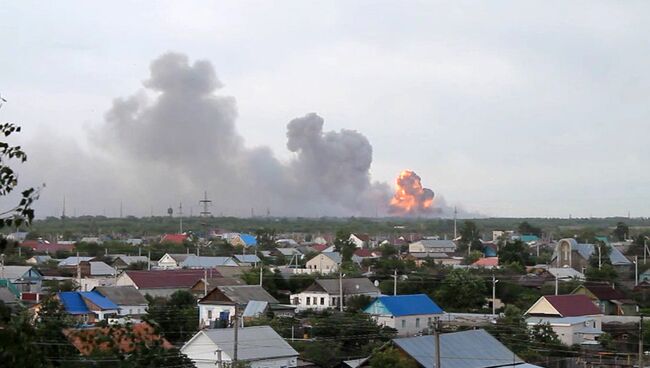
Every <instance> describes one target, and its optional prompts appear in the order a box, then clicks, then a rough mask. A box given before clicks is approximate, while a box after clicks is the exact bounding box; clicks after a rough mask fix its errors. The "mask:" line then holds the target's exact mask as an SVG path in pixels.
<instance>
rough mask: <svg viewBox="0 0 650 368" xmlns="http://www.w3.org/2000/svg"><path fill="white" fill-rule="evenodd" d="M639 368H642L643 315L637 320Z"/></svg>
mask: <svg viewBox="0 0 650 368" xmlns="http://www.w3.org/2000/svg"><path fill="white" fill-rule="evenodd" d="M639 368H643V314H642V315H641V318H640V319H639Z"/></svg>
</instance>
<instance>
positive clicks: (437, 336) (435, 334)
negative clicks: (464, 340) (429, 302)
mask: <svg viewBox="0 0 650 368" xmlns="http://www.w3.org/2000/svg"><path fill="white" fill-rule="evenodd" d="M433 323H434V325H433V339H434V341H435V343H436V352H435V359H436V361H435V365H434V367H435V368H440V366H441V364H440V331H439V328H440V318H439V317H435V320H434V322H433Z"/></svg>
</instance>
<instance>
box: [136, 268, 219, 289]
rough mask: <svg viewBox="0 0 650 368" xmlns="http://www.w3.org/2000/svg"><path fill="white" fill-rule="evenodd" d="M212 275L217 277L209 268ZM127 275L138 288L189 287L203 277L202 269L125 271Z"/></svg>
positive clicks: (214, 271) (216, 273)
mask: <svg viewBox="0 0 650 368" xmlns="http://www.w3.org/2000/svg"><path fill="white" fill-rule="evenodd" d="M208 272H209V273H212V277H218V276H216V275H218V272H217V271H216V270H209V271H208ZM126 274H127V276H129V278H130V279H131V280H133V283H135V285H136V287H137V288H138V289H155V288H188V289H189V288H191V287H192V286H193V285H194V284H195V283H196V282H197V281H199V280H200V279H202V278H203V270H189V269H188V270H153V271H126Z"/></svg>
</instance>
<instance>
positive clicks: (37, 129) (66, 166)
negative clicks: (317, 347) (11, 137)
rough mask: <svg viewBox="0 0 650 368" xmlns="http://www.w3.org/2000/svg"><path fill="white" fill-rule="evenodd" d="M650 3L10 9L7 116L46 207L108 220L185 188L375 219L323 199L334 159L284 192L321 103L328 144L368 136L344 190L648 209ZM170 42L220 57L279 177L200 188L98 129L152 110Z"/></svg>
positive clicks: (245, 136) (0, 31)
mask: <svg viewBox="0 0 650 368" xmlns="http://www.w3.org/2000/svg"><path fill="white" fill-rule="evenodd" d="M109 4H110V5H109ZM648 14H650V3H648V2H647V1H626V2H620V1H571V2H567V1H557V2H554V1H514V0H513V1H490V2H476V1H468V2H463V1H448V2H439V1H424V2H417V1H392V2H389V1H323V2H315V1H295V2H292V1H283V2H271V1H268V2H244V1H233V2H221V1H220V2H190V1H183V2H179V1H169V2H165V1H156V2H153V1H151V2H120V1H113V2H110V3H108V2H106V3H100V2H85V1H78V2H77V1H67V2H56V3H51V4H47V3H43V2H31V1H19V2H6V3H4V4H3V6H2V7H0V19H2V21H1V22H0V44H1V45H2V48H1V49H2V52H1V53H0V93H2V96H3V97H5V98H6V99H7V100H9V103H8V104H5V105H4V106H3V107H2V109H1V110H0V120H1V121H14V122H17V123H20V124H21V125H22V126H23V127H24V131H23V133H22V137H21V139H20V142H21V143H23V144H24V146H25V148H26V150H27V151H28V154H31V155H30V161H29V162H28V164H27V165H25V168H24V173H23V174H22V176H21V180H23V183H25V184H38V183H40V182H46V183H47V188H46V189H45V190H44V191H43V196H42V198H41V200H40V201H39V203H38V205H37V207H36V208H37V211H38V213H39V215H41V216H46V215H58V214H60V211H61V209H60V207H61V200H62V197H63V195H64V194H65V195H66V197H67V201H68V213H71V212H72V211H73V209H76V210H77V211H78V213H77V214H82V213H99V214H101V213H106V214H107V215H113V216H114V215H117V213H118V212H117V211H118V209H119V202H120V201H123V202H124V203H125V205H124V207H125V213H126V214H134V215H144V214H149V211H150V208H152V207H153V209H154V212H156V213H159V214H161V213H162V212H163V211H164V210H165V209H166V208H167V206H168V205H169V204H175V203H177V202H179V201H184V202H185V203H186V207H190V206H194V209H193V210H194V212H195V213H196V212H198V203H197V204H196V205H195V204H193V203H195V202H196V201H197V200H198V198H199V197H200V196H201V194H202V190H198V188H205V189H208V190H209V192H211V193H212V194H211V197H212V199H214V200H215V208H213V209H212V210H213V212H216V213H221V212H223V213H225V214H236V215H246V214H249V213H250V208H251V207H255V208H256V212H257V213H262V212H265V210H266V207H271V211H272V212H273V213H274V214H278V215H290V214H307V215H320V214H330V213H331V214H348V213H349V214H365V215H372V212H373V211H372V209H369V208H363V209H359V208H356V207H354V206H353V205H348V204H350V195H351V193H346V194H345V195H341V196H340V197H337V198H333V197H332V195H333V194H332V193H329V189H328V187H327V185H330V184H329V182H328V181H327V180H330V181H332V180H337V179H336V178H337V175H339V176H340V175H341V173H340V172H336V173H333V174H336V175H332V176H328V179H327V180H323V181H322V182H319V183H318V185H320V187H321V188H323V190H321V191H319V192H318V194H314V193H311V194H312V195H314V196H318V195H322V196H323V197H322V200H319V201H316V202H314V203H312V204H310V205H309V206H305V208H307V209H304V211H303V208H301V206H300V205H299V203H300V201H302V200H304V198H303V197H301V196H306V195H310V192H309V191H304V192H302V191H301V192H300V193H299V194H295V195H293V196H292V197H291V198H284V195H285V193H284V192H283V191H279V190H278V189H277V188H276V187H278V186H284V185H294V186H295V185H298V184H296V183H295V181H296V179H297V178H299V177H300V176H299V175H297V174H296V170H298V169H296V168H297V167H302V166H301V165H303V164H305V162H307V161H308V160H307V158H305V157H306V156H303V157H302V158H301V157H298V156H299V154H298V153H296V152H292V151H290V150H288V149H287V124H288V123H289V122H290V121H291V120H293V119H296V118H300V117H305V116H306V115H307V114H308V113H312V112H315V113H317V114H318V116H320V117H322V118H323V119H324V126H323V134H324V136H323V137H326V136H327V134H328V133H327V132H331V131H333V132H340V130H341V129H346V130H353V131H356V132H358V133H360V134H361V135H363V136H365V138H366V139H367V141H368V142H369V143H370V145H371V146H372V164H371V166H370V168H369V173H370V176H371V179H369V180H366V179H363V178H356V179H355V180H354V181H351V183H349V184H350V185H349V186H350V187H354V188H357V189H358V188H361V189H358V190H360V191H361V192H359V193H360V194H359V195H360V197H359V198H364V199H365V198H366V195H368V196H370V195H374V194H376V193H375V192H372V191H373V190H374V189H376V187H377V185H379V186H381V183H388V184H389V185H391V186H392V185H393V183H394V180H395V177H396V176H397V175H398V174H399V172H400V171H401V170H404V169H411V170H414V171H415V172H417V174H418V175H419V176H420V177H421V178H422V183H423V185H424V186H425V187H427V188H431V189H433V190H434V191H435V193H436V196H437V197H438V198H439V199H441V198H444V202H446V205H445V204H444V203H443V202H442V201H441V202H440V203H439V205H440V206H442V207H445V208H447V209H448V206H453V205H458V206H460V207H462V208H463V209H465V210H466V211H468V212H472V213H481V214H485V215H494V216H560V217H566V216H569V214H572V215H573V216H613V215H627V212H628V211H630V213H631V214H632V216H650V209H649V208H650V207H648V203H649V202H650V194H649V193H650V192H649V191H648V185H649V184H650V171H649V170H647V165H644V163H646V162H647V159H648V158H650V146H649V145H648V144H647V143H646V140H647V139H646V137H647V136H648V135H649V133H650V122H649V118H650V103H649V102H650V101H649V96H650V68H648V64H649V63H648V62H649V61H650V43H649V42H648V40H647V37H648V34H650V19H649V18H650V16H649V15H648ZM169 51H173V52H177V53H180V54H183V55H186V56H187V58H188V59H189V65H190V66H191V65H193V63H194V62H195V61H197V60H207V61H209V62H210V63H211V64H212V67H213V68H214V72H216V76H217V78H218V81H220V83H221V84H223V88H220V89H218V90H216V91H215V93H216V95H218V96H232V97H233V98H234V99H235V100H236V105H233V106H234V107H233V109H235V111H236V114H237V116H236V118H233V122H232V124H234V129H235V130H236V134H235V135H234V136H233V137H234V138H233V139H235V140H236V141H237V142H240V141H239V139H241V142H240V143H241V145H242V152H243V153H242V155H241V156H236V159H237V160H244V161H245V162H246V163H245V165H248V166H250V167H257V166H255V165H256V164H258V163H259V162H267V160H270V161H269V162H270V163H269V165H270V166H273V167H277V171H273V172H269V173H268V175H269V176H266V177H265V178H269V177H274V178H277V177H278V176H280V177H282V180H277V181H273V182H272V183H270V184H269V185H268V188H265V189H263V190H259V194H257V195H249V196H247V195H246V193H242V192H238V191H237V190H235V189H228V188H223V187H221V185H226V186H233V185H235V186H237V181H236V180H235V179H233V180H230V181H228V180H217V181H215V182H211V181H209V180H208V179H205V181H201V180H203V179H201V180H199V181H201V182H199V183H196V182H193V181H196V180H195V178H196V177H197V176H196V175H195V173H194V172H191V171H188V172H185V171H183V170H182V168H185V167H186V165H181V164H178V165H176V166H164V167H162V166H161V167H158V166H156V165H157V164H156V163H155V161H152V159H151V158H148V161H147V160H145V161H142V162H138V163H137V164H135V163H133V162H132V161H134V160H136V159H138V158H137V157H138V156H133V155H131V156H128V155H126V154H125V153H124V152H126V151H128V150H124V152H122V151H121V150H120V149H118V147H120V145H121V141H120V139H124V137H129V134H126V135H125V136H124V137H122V138H120V136H117V137H116V136H115V135H113V134H110V133H109V132H108V131H107V127H108V129H110V124H109V123H107V122H106V119H105V116H106V114H107V113H108V112H109V111H112V109H114V108H115V107H114V106H113V100H114V99H116V98H125V99H126V98H129V97H130V96H134V95H138V94H148V96H149V100H148V101H149V103H154V102H155V101H156V100H155V98H156V91H151V90H147V89H146V88H145V86H143V81H145V80H149V79H151V78H152V77H151V75H150V70H149V67H150V64H151V63H152V61H153V60H156V59H157V58H159V57H160V56H161V55H163V54H165V53H167V52H169ZM224 98H226V99H227V97H224ZM233 104H234V101H233ZM142 106H144V105H142ZM208 120H209V119H208ZM139 134H142V136H141V137H144V138H142V139H145V140H146V137H148V135H147V133H142V132H140V133H139ZM333 134H334V133H333ZM350 134H352V133H350ZM199 136H200V134H199ZM133 137H136V136H133ZM337 137H338V138H337V139H339V140H340V141H345V138H346V137H345V134H341V135H339V136H337ZM355 137H356V138H355V139H360V140H361V141H363V139H362V138H360V137H358V136H355ZM324 140H325V141H327V138H324ZM130 141H133V139H131V140H130ZM208 141H209V140H208ZM198 142H199V143H200V144H206V142H207V141H205V140H199V141H198ZM348 142H349V140H348ZM189 143H191V141H190V142H189ZM330 143H331V142H330ZM339 143H340V142H339ZM265 147H268V150H267V149H266V148H265ZM332 147H339V146H338V143H332V145H331V147H330V148H325V149H326V150H329V151H327V152H330V153H331V154H332V155H334V154H333V153H332V152H336V151H332V150H334V149H335V148H332ZM208 150H209V149H208ZM185 152H187V151H185ZM260 152H261V153H260ZM364 152H365V151H364ZM316 156H318V155H316ZM334 156H336V155H334ZM334 156H332V157H334ZM327 157H330V156H327ZM306 160H307V161H306ZM238 162H239V161H238ZM249 162H253V163H250V164H249ZM296 162H297V163H296ZM203 165H204V166H206V171H207V172H214V173H215V175H217V176H218V175H222V176H230V174H231V173H232V172H231V171H220V170H221V168H220V167H214V168H212V167H210V164H209V163H203ZM153 166H155V167H153ZM248 166H247V167H248ZM143 168H146V170H145V169H143ZM362 169H365V168H362ZM166 170H168V171H166ZM212 170H214V171H212ZM310 170H312V169H310ZM332 170H333V169H332ZM236 171H237V173H238V174H240V173H241V172H240V171H239V170H236ZM308 171H309V170H308ZM312 171H313V170H312ZM362 171H363V170H362ZM251 172H253V173H259V170H258V169H251ZM309 172H311V171H309ZM278 173H280V174H278ZM265 174H266V173H265ZM256 175H257V174H256ZM260 175H262V174H260ZM310 175H314V176H313V177H307V179H308V180H306V181H307V182H308V183H312V181H313V180H319V178H318V177H317V176H316V174H315V173H311V174H310ZM166 176H167V177H169V176H173V177H175V178H176V177H181V179H178V180H176V179H174V180H170V181H167V180H165V179H164V178H165V177H166ZM208 176H209V175H208ZM362 176H363V175H362ZM210 180H212V179H210ZM238 180H240V182H241V181H247V180H251V176H250V174H242V175H241V176H239V179H238ZM264 180H265V181H266V180H267V179H264ZM373 182H380V183H379V184H376V183H375V184H372V183H373ZM287 183H289V184H287ZM308 183H304V185H305V186H307V185H309V184H308ZM249 185H250V183H248V184H247V186H249ZM292 188H294V190H291V191H288V192H291V193H293V192H294V191H295V188H297V186H296V187H292ZM247 190H250V191H251V192H250V193H256V192H258V190H257V188H256V187H255V186H254V185H253V186H252V187H251V188H247ZM355 190H356V189H355ZM150 192H156V193H155V195H153V194H151V193H150ZM371 192H372V193H371ZM194 193H196V195H194ZM353 193H354V192H353ZM353 193H352V194H353ZM93 195H94V196H95V197H93ZM286 195H289V194H286ZM269 198H272V199H269ZM368 198H370V197H368ZM369 200H370V199H369ZM284 202H286V203H292V205H288V206H286V207H283V205H282V203H284ZM330 204H331V205H332V207H331V208H330V207H329V205H330ZM175 205H176V204H175ZM355 206H356V204H355ZM335 207H336V208H335ZM370 207H372V206H370ZM188 211H189V210H188Z"/></svg>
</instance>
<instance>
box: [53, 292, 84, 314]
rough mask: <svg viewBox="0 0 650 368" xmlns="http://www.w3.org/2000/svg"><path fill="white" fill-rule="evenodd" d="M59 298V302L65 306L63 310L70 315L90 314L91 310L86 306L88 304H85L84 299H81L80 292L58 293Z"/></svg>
mask: <svg viewBox="0 0 650 368" xmlns="http://www.w3.org/2000/svg"><path fill="white" fill-rule="evenodd" d="M57 296H58V298H59V300H60V301H61V304H62V305H63V308H64V309H65V311H66V312H68V313H69V314H88V313H90V310H89V309H88V306H86V303H85V302H84V300H83V298H81V294H79V292H77V291H63V292H60V293H57Z"/></svg>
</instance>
